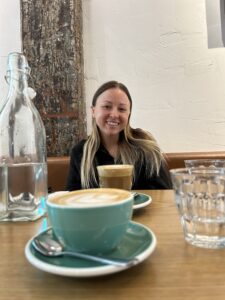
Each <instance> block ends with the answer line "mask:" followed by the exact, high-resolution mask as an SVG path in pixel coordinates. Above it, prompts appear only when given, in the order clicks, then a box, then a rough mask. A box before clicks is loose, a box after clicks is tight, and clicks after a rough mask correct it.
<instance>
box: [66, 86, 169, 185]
mask: <svg viewBox="0 0 225 300" xmlns="http://www.w3.org/2000/svg"><path fill="white" fill-rule="evenodd" d="M131 108H132V98H131V95H130V93H129V91H128V89H127V87H126V86H125V85H124V84H122V83H119V82H117V81H109V82H106V83H104V84H103V85H102V86H100V87H99V89H98V90H97V91H96V93H95V94H94V97H93V100H92V108H91V109H92V132H91V134H90V136H89V137H88V139H87V140H82V141H81V142H80V143H78V144H77V145H76V146H75V147H74V148H73V149H72V152H71V159H70V169H69V176H68V182H67V190H70V191H71V190H76V189H81V188H93V187H98V186H99V179H98V174H97V170H96V168H97V166H99V165H110V164H130V165H133V166H134V174H133V185H132V189H169V188H171V181H170V176H169V173H168V170H167V166H166V163H165V160H164V157H163V155H162V153H161V151H160V148H159V146H158V144H157V142H156V140H155V138H154V137H153V136H152V135H151V134H150V133H148V132H146V131H144V130H142V129H139V128H138V129H133V128H132V127H131V126H130V123H129V120H130V115H131Z"/></svg>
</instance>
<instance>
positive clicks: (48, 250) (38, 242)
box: [32, 229, 138, 267]
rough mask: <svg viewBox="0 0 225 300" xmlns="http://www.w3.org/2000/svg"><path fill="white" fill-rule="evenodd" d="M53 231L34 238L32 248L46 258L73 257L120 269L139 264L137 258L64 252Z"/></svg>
mask: <svg viewBox="0 0 225 300" xmlns="http://www.w3.org/2000/svg"><path fill="white" fill-rule="evenodd" d="M51 232H52V231H51V229H49V232H47V233H46V232H45V233H44V234H43V233H41V234H39V235H37V236H36V237H34V239H33V240H32V246H33V247H34V248H35V249H36V250H37V251H38V252H40V253H41V254H43V255H45V256H63V255H68V256H73V257H77V258H82V259H86V260H91V261H97V262H101V263H104V264H108V265H114V266H120V267H131V266H133V265H136V264H137V263H138V259H137V258H133V259H126V258H109V257H103V256H95V255H90V254H86V253H81V252H75V251H64V250H63V246H62V245H61V244H60V243H59V241H57V240H55V239H53V237H52V234H51Z"/></svg>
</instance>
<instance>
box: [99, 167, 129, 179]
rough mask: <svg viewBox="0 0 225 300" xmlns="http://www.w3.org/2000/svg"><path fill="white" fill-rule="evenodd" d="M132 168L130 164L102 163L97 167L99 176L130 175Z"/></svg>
mask: <svg viewBox="0 0 225 300" xmlns="http://www.w3.org/2000/svg"><path fill="white" fill-rule="evenodd" d="M133 168H134V167H133V166H132V165H103V166H98V167H97V169H98V174H99V176H104V177H123V176H130V175H132V172H133Z"/></svg>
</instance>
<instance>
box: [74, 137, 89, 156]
mask: <svg viewBox="0 0 225 300" xmlns="http://www.w3.org/2000/svg"><path fill="white" fill-rule="evenodd" d="M86 141H87V139H83V140H81V141H79V142H78V143H77V144H76V145H74V146H73V148H72V150H71V152H72V153H73V154H74V153H76V154H78V153H81V152H83V148H84V144H85V143H86Z"/></svg>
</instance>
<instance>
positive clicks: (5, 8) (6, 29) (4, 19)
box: [0, 0, 21, 107]
mask: <svg viewBox="0 0 225 300" xmlns="http://www.w3.org/2000/svg"><path fill="white" fill-rule="evenodd" d="M20 51H21V34H20V0H0V107H1V105H2V104H3V102H4V100H5V97H6V95H7V90H8V86H7V84H6V82H5V79H4V76H5V74H6V66H7V56H8V54H9V53H10V52H20Z"/></svg>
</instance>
